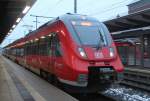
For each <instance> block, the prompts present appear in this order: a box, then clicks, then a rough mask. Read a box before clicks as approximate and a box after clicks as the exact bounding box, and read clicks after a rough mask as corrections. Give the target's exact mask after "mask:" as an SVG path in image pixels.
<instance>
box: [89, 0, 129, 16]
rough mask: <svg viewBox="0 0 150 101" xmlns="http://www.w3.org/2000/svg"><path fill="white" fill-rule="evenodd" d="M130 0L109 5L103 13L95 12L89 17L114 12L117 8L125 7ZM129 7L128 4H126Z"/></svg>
mask: <svg viewBox="0 0 150 101" xmlns="http://www.w3.org/2000/svg"><path fill="white" fill-rule="evenodd" d="M129 1H130V0H124V1H121V2H118V3H115V4H112V5H109V7H107V8H108V9H107V8H106V9H104V10H101V11H97V12H94V13H91V14H89V15H91V16H93V15H97V14H103V13H106V12H109V11H112V10H114V9H116V8H120V7H121V6H124V5H125V4H124V3H125V2H129ZM126 5H127V4H126Z"/></svg>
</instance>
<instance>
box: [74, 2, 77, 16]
mask: <svg viewBox="0 0 150 101" xmlns="http://www.w3.org/2000/svg"><path fill="white" fill-rule="evenodd" d="M74 13H77V0H74Z"/></svg>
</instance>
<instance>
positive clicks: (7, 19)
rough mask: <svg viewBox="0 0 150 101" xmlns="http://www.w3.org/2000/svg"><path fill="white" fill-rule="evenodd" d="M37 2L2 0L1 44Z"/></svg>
mask: <svg viewBox="0 0 150 101" xmlns="http://www.w3.org/2000/svg"><path fill="white" fill-rule="evenodd" d="M35 1H36V0H0V43H1V42H2V41H3V39H4V38H5V36H6V35H7V34H8V33H9V32H11V31H12V30H13V28H15V26H16V25H17V23H19V21H20V20H21V18H22V17H23V16H24V15H25V13H26V12H25V9H26V10H27V9H29V8H30V7H31V6H32V5H33V4H34V3H35ZM23 11H24V12H23ZM18 18H19V19H18ZM17 20H18V21H17ZM13 25H14V26H13Z"/></svg>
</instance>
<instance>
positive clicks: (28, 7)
mask: <svg viewBox="0 0 150 101" xmlns="http://www.w3.org/2000/svg"><path fill="white" fill-rule="evenodd" d="M29 9H30V6H26V7H25V8H24V10H23V11H22V13H23V14H25V13H27V12H28V10H29Z"/></svg>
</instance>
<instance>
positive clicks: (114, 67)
mask: <svg viewBox="0 0 150 101" xmlns="http://www.w3.org/2000/svg"><path fill="white" fill-rule="evenodd" d="M4 54H5V55H6V56H7V57H9V58H11V59H13V60H14V61H16V62H18V63H19V64H21V65H23V66H25V67H26V68H29V69H30V70H32V71H34V72H36V73H39V74H40V75H41V76H42V77H44V78H46V79H49V80H50V81H51V82H53V83H55V84H56V83H61V85H63V87H64V88H65V89H67V90H71V92H82V91H83V92H96V91H99V90H104V89H106V88H108V87H109V86H110V85H111V84H112V83H113V82H115V81H116V80H117V79H118V74H119V73H122V72H123V65H122V63H121V61H120V58H119V56H118V53H117V51H116V47H115V44H114V42H113V40H112V38H111V35H110V33H109V31H108V29H107V28H106V26H105V25H104V24H103V23H100V22H99V21H98V20H96V19H94V18H91V17H88V16H85V15H77V14H65V15H63V16H60V17H57V18H56V19H54V20H52V21H49V22H47V23H46V24H44V25H43V26H41V27H40V28H39V29H37V30H35V31H33V32H31V33H29V34H28V35H26V36H25V37H24V38H22V39H19V40H17V41H15V42H13V43H12V44H10V45H8V46H7V47H5V51H4Z"/></svg>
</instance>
